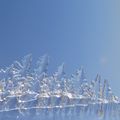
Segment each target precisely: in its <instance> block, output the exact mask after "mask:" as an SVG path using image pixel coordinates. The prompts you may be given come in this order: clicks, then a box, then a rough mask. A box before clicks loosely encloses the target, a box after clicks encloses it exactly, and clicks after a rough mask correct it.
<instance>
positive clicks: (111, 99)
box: [0, 54, 120, 120]
mask: <svg viewBox="0 0 120 120" xmlns="http://www.w3.org/2000/svg"><path fill="white" fill-rule="evenodd" d="M48 64H49V57H48V56H47V55H44V56H42V57H41V58H39V60H38V61H37V65H36V67H35V68H33V66H32V55H31V54H29V55H27V56H25V57H24V58H23V60H22V61H21V62H18V61H15V62H14V63H13V64H12V65H10V66H9V67H7V68H6V69H1V70H0V120H13V119H14V120H27V119H30V120H46V119H48V120H66V119H67V120H73V119H74V120H78V119H80V120H94V119H95V120H97V119H101V120H110V119H111V120H117V119H118V120H119V119H120V108H119V104H120V100H119V98H118V97H117V96H115V95H114V94H113V92H112V89H111V87H110V85H109V82H108V81H107V80H104V81H103V82H102V80H101V77H100V75H97V76H96V78H95V80H92V81H90V80H88V79H87V77H86V73H85V71H84V69H83V67H82V68H80V69H78V70H77V71H76V72H75V73H74V74H72V75H71V77H67V76H66V74H65V70H64V67H65V65H64V63H63V64H62V65H60V66H59V67H58V70H57V72H55V73H54V74H52V75H49V74H48Z"/></svg>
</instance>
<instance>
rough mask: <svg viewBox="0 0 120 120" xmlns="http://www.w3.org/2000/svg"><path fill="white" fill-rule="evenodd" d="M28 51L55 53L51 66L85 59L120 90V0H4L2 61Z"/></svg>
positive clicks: (71, 66) (70, 66)
mask: <svg viewBox="0 0 120 120" xmlns="http://www.w3.org/2000/svg"><path fill="white" fill-rule="evenodd" d="M28 53H32V54H33V57H34V58H35V60H36V59H37V57H39V56H41V55H43V54H44V53H47V54H49V55H50V56H51V63H50V71H55V69H56V68H57V65H59V64H61V63H62V62H65V63H66V72H68V73H73V72H74V71H75V70H76V69H77V68H79V67H80V66H81V65H83V66H84V67H85V69H86V71H87V76H88V78H92V79H93V78H94V77H95V76H96V74H97V73H100V74H101V75H102V77H103V78H106V79H109V81H110V84H111V86H112V88H113V90H114V92H116V94H117V95H119V96H120V92H119V91H120V87H119V86H120V1H119V0H0V67H5V66H8V65H10V64H11V63H12V61H14V60H16V59H18V60H20V58H21V57H23V56H24V55H26V54H28Z"/></svg>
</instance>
